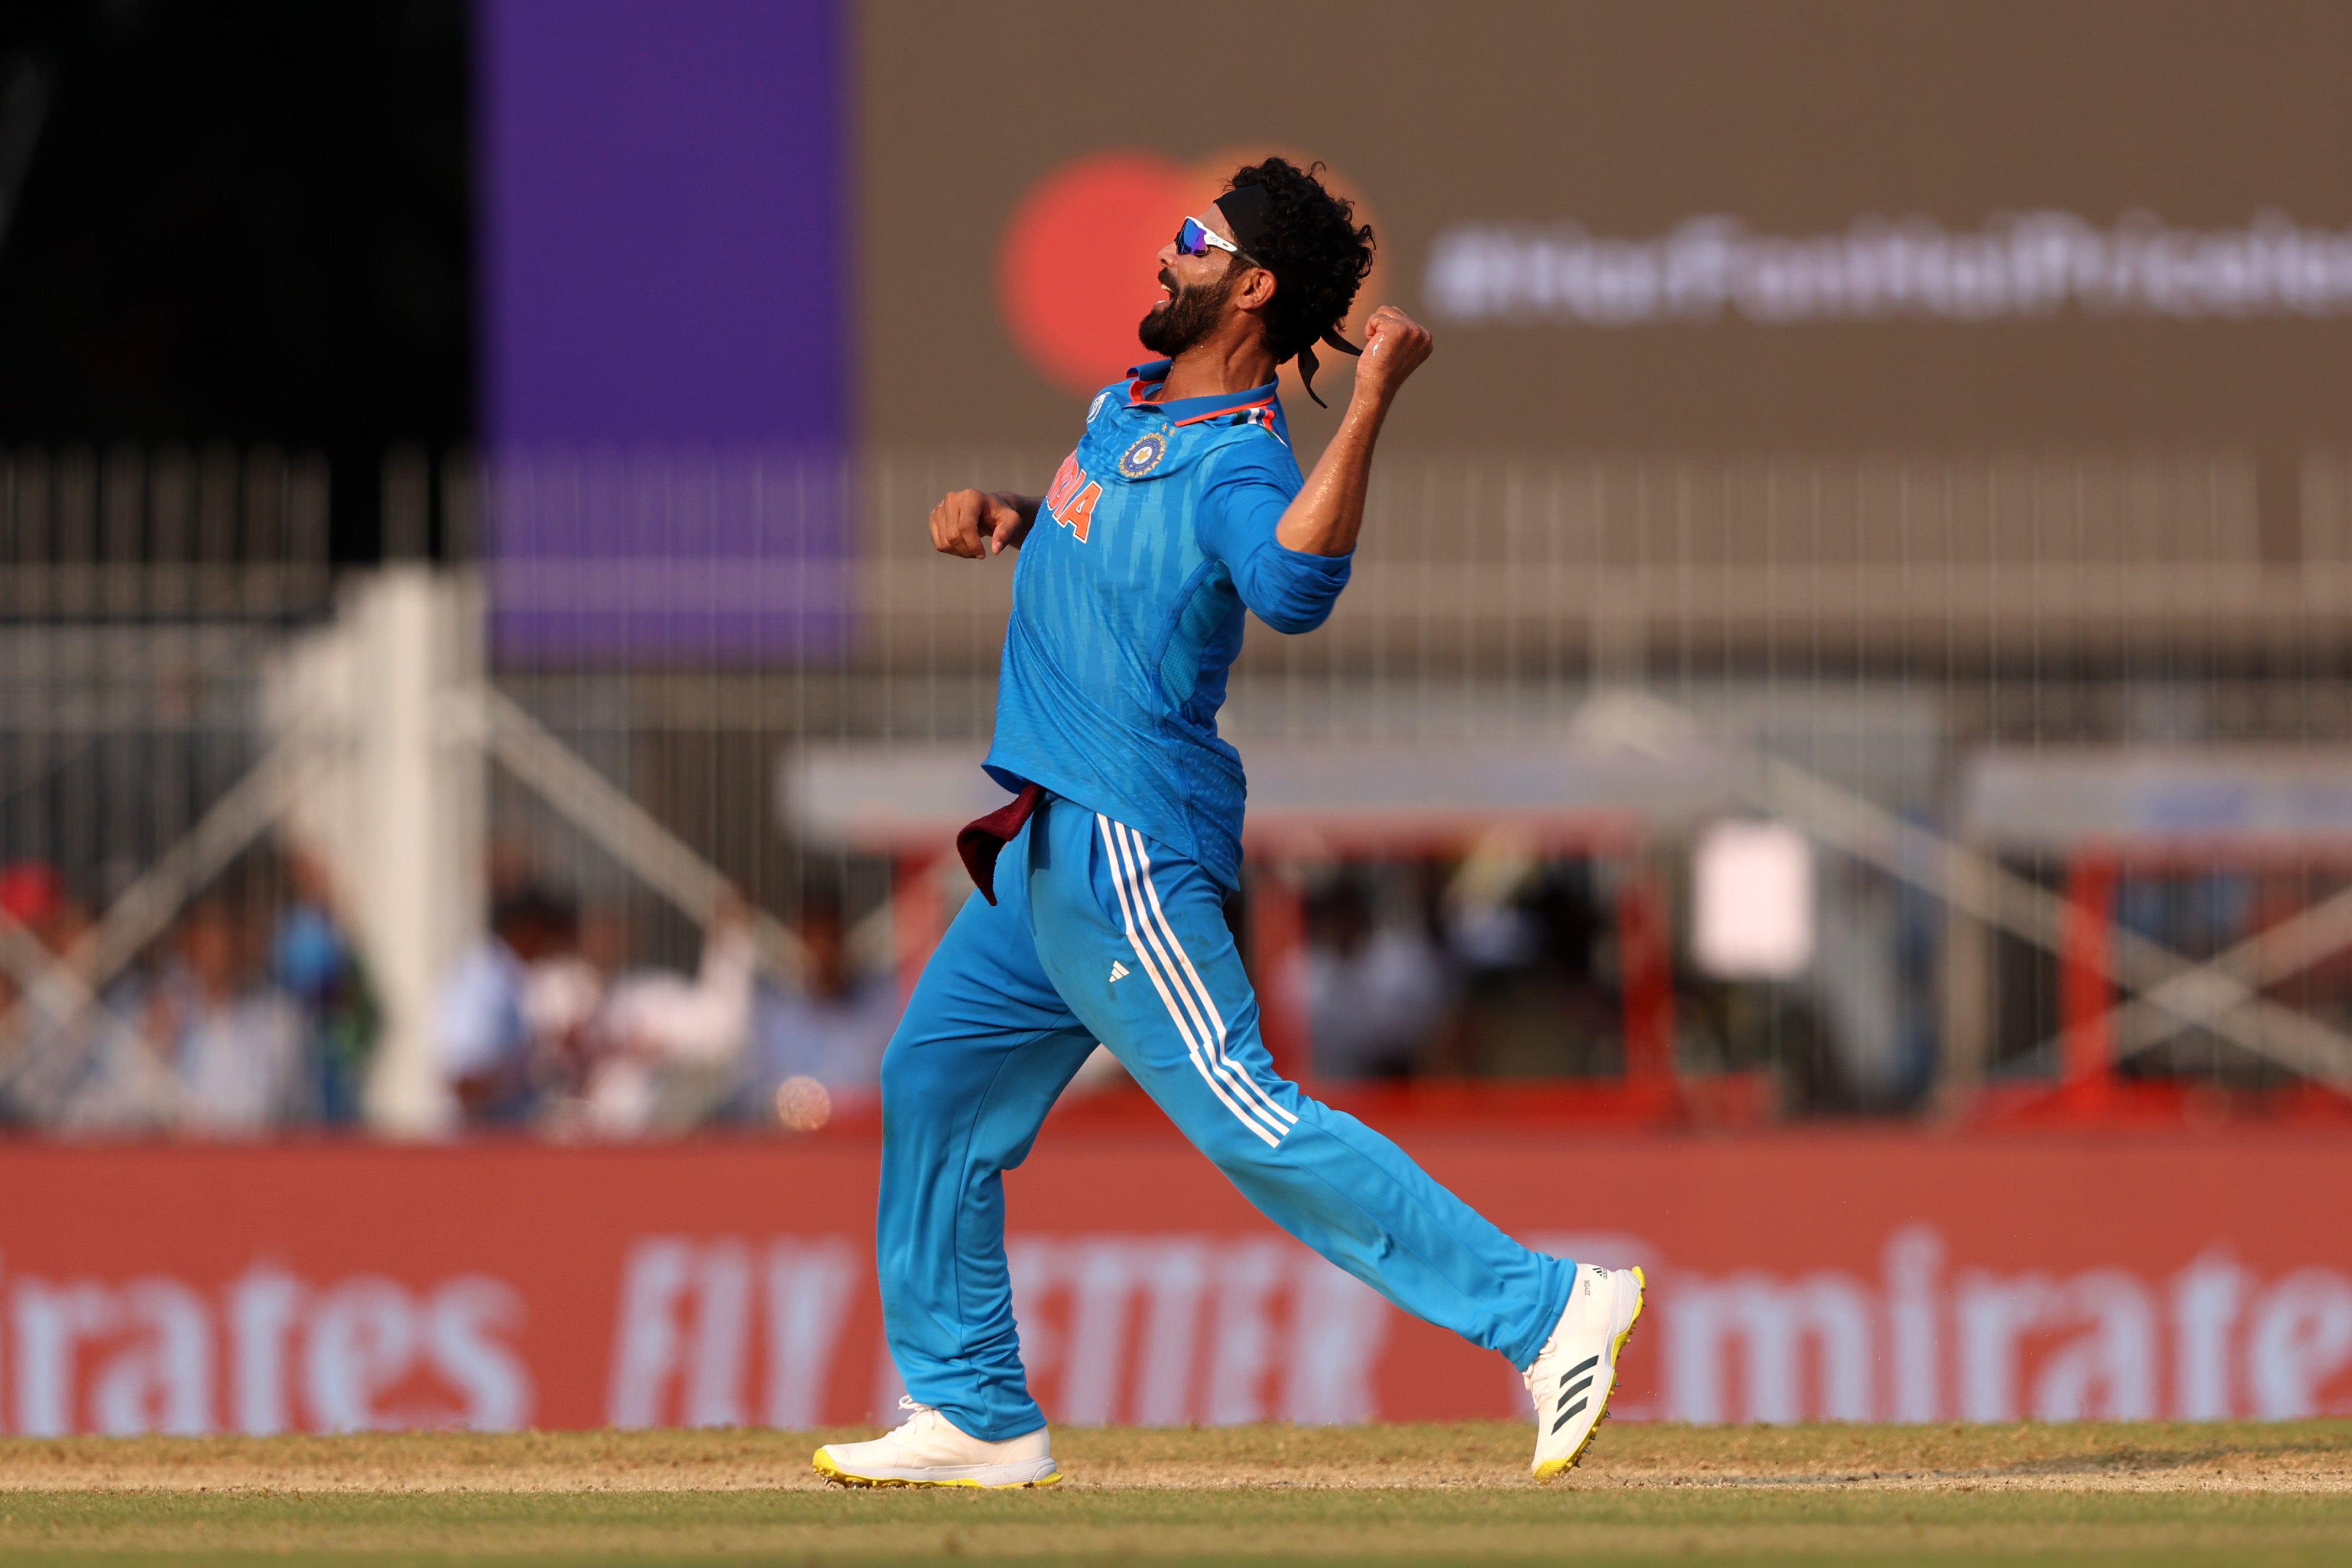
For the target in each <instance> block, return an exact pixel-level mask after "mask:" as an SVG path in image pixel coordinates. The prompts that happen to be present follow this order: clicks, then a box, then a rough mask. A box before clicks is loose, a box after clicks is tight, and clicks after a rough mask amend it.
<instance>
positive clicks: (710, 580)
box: [479, 0, 851, 661]
mask: <svg viewBox="0 0 2352 1568" xmlns="http://www.w3.org/2000/svg"><path fill="white" fill-rule="evenodd" d="M480 16H481V20H480V23H479V26H480V28H481V49H480V59H481V64H480V72H481V75H480V84H481V125H480V132H479V146H480V149H481V232H482V235H483V254H482V264H481V277H482V279H483V284H482V287H483V311H482V329H481V342H482V344H483V357H484V367H483V398H482V406H483V421H484V430H485V435H486V438H487V442H486V444H487V446H488V453H489V462H490V465H491V480H492V484H491V491H490V495H491V502H492V505H491V516H490V539H491V559H490V563H489V565H490V574H491V576H490V580H491V603H492V613H493V637H494V641H495V646H496V648H497V650H498V653H499V655H500V657H502V658H506V659H521V660H540V659H588V660H595V661H603V660H608V659H624V660H633V659H639V658H644V659H652V660H663V659H679V658H708V657H720V658H762V657H774V656H794V655H801V654H822V653H827V652H830V651H832V650H835V649H837V648H838V647H839V646H841V644H842V643H843V641H844V639H845V635H846V632H847V626H848V617H849V612H850V586H851V574H850V570H849V567H848V557H849V554H850V549H851V544H850V541H851V532H850V529H849V527H848V519H849V507H848V502H849V497H848V495H847V487H846V484H845V478H844V475H845V465H846V461H847V456H848V451H849V436H850V432H849V406H850V389H849V382H848V333H849V319H848V316H849V287H848V277H849V266H850V223H851V218H850V214H849V203H848V200H847V172H846V170H845V162H844V161H845V155H846V138H845V129H844V116H845V112H846V109H847V105H846V103H845V97H844V85H843V84H844V82H845V59H844V56H843V49H844V47H845V39H844V37H843V30H842V19H841V12H840V6H839V4H838V3H837V0H697V3H696V4H693V5H670V4H662V3H658V0H487V3H486V4H484V5H483V6H482V7H481V11H480Z"/></svg>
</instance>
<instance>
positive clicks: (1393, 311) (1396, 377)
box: [1353, 305, 1433, 402]
mask: <svg viewBox="0 0 2352 1568" xmlns="http://www.w3.org/2000/svg"><path fill="white" fill-rule="evenodd" d="M1432 347H1433V344H1432V343H1431V341H1430V337H1429V329H1428V328H1426V327H1424V326H1423V325H1422V324H1421V323H1420V322H1418V321H1416V320H1414V319H1412V317H1410V316H1408V315H1406V314H1405V313H1404V312H1403V311H1402V310H1400V309H1398V308H1396V307H1395V306H1393V305H1383V306H1381V308H1379V309H1377V310H1375V311H1373V312H1372V315H1371V319H1370V320H1369V321H1366V322H1365V323H1364V351H1363V354H1362V356H1361V357H1360V358H1359V359H1358V360H1357V361H1356V390H1355V392H1354V394H1353V395H1354V396H1356V397H1359V398H1371V399H1375V400H1377V401H1379V402H1387V401H1388V400H1389V399H1391V398H1392V397H1394V396H1396V393H1397V388H1399V387H1401V386H1402V385H1403V384H1404V379H1405V377H1407V376H1409V375H1411V374H1412V372H1413V371H1417V370H1419V369H1420V368H1421V364H1422V361H1424V360H1426V359H1428V358H1429V353H1430V350H1431V348H1432Z"/></svg>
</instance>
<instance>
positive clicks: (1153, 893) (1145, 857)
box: [1116, 823, 1298, 1127]
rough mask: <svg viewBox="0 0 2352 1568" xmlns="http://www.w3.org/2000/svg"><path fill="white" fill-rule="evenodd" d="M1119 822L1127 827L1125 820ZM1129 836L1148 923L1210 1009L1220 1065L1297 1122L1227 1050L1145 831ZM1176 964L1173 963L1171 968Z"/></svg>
mask: <svg viewBox="0 0 2352 1568" xmlns="http://www.w3.org/2000/svg"><path fill="white" fill-rule="evenodd" d="M1116 825H1117V826H1120V827H1126V824H1125V823H1118V824H1116ZM1127 836H1128V838H1129V840H1130V841H1132V842H1133V844H1134V847H1135V858H1136V860H1137V862H1139V864H1140V865H1141V867H1142V870H1141V871H1140V872H1139V873H1137V876H1136V881H1137V882H1138V883H1141V884H1142V887H1143V892H1144V894H1145V896H1146V897H1147V898H1148V899H1149V900H1150V904H1149V907H1148V908H1147V909H1146V911H1145V914H1146V916H1147V920H1146V925H1147V927H1148V926H1149V925H1150V921H1152V920H1157V921H1158V922H1159V924H1160V932H1161V934H1162V935H1164V936H1166V937H1167V938H1168V946H1170V947H1171V948H1173V949H1175V953H1176V959H1177V963H1178V964H1181V966H1182V975H1181V978H1183V979H1190V980H1191V981H1192V989H1193V991H1194V993H1195V994H1196V995H1198V996H1199V997H1200V998H1201V1005H1202V1007H1204V1008H1206V1009H1208V1011H1209V1019H1210V1021H1212V1022H1213V1023H1214V1024H1215V1026H1216V1032H1215V1034H1214V1035H1213V1037H1212V1039H1211V1041H1210V1048H1209V1049H1210V1051H1211V1053H1212V1054H1213V1056H1214V1057H1215V1058H1216V1061H1217V1063H1218V1065H1220V1066H1221V1067H1223V1068H1224V1069H1225V1071H1228V1072H1230V1073H1232V1074H1233V1076H1234V1078H1235V1079H1237V1080H1238V1081H1239V1082H1241V1084H1242V1085H1243V1087H1244V1092H1245V1093H1246V1094H1248V1095H1249V1096H1250V1097H1251V1103H1252V1104H1253V1105H1255V1106H1257V1107H1259V1108H1261V1109H1262V1110H1265V1111H1271V1112H1273V1113H1274V1114H1275V1115H1276V1117H1278V1118H1279V1119H1280V1120H1279V1122H1278V1125H1280V1126H1284V1127H1289V1126H1295V1125H1297V1122H1298V1118H1297V1117H1296V1116H1294V1115H1292V1114H1291V1113H1289V1112H1288V1111H1286V1110H1284V1109H1283V1107H1282V1106H1281V1104H1280V1103H1277V1102H1276V1099H1275V1098H1274V1096H1273V1095H1272V1094H1269V1093H1268V1092H1266V1090H1265V1086H1264V1085H1263V1084H1261V1083H1259V1082H1258V1081H1257V1080H1256V1079H1255V1078H1252V1077H1251V1076H1250V1075H1249V1071H1248V1069H1246V1068H1244V1067H1243V1066H1242V1065H1241V1064H1240V1063H1239V1062H1237V1061H1234V1059H1233V1058H1231V1057H1229V1056H1227V1055H1226V1054H1225V1015H1224V1014H1223V1013H1221V1012H1219V1011H1218V1010H1217V1001H1216V998H1214V997H1212V996H1211V995H1210V994H1209V988H1208V985H1207V984H1206V982H1204V981H1203V980H1202V978H1201V971H1199V970H1198V969H1195V968H1194V967H1192V955H1191V954H1189V953H1187V952H1185V951H1184V945H1183V944H1182V943H1181V942H1179V941H1177V940H1176V927H1174V926H1173V925H1170V924H1169V923H1168V912H1167V911H1166V910H1164V909H1162V908H1160V889H1159V888H1158V887H1157V886H1155V885H1153V883H1152V881H1151V855H1150V852H1148V851H1146V850H1145V849H1144V847H1143V835H1142V834H1141V833H1139V832H1137V831H1135V830H1134V829H1133V828H1128V829H1127ZM1172 967H1175V966H1173V965H1171V968H1172ZM1180 983H1181V981H1180ZM1204 1032H1205V1031H1204Z"/></svg>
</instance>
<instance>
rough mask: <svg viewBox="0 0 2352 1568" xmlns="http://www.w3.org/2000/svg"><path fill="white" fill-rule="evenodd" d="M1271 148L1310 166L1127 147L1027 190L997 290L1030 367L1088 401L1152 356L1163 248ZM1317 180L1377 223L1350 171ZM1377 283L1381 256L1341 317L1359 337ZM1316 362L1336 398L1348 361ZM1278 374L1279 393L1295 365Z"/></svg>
mask: <svg viewBox="0 0 2352 1568" xmlns="http://www.w3.org/2000/svg"><path fill="white" fill-rule="evenodd" d="M1277 152H1278V153H1280V154H1281V155H1282V156H1283V157H1286V158H1287V159H1289V160H1290V161H1291V162H1294V163H1297V164H1298V165H1299V166H1300V167H1301V168H1304V167H1306V166H1307V164H1308V163H1310V162H1313V159H1312V158H1311V157H1310V156H1308V155H1306V154H1302V153H1300V152H1295V151H1293V150H1291V149H1289V148H1272V147H1237V148H1227V149H1225V150H1223V151H1221V152H1214V153H1212V154H1211V155H1210V156H1208V157H1206V158H1203V159H1202V160H1201V161H1200V162H1197V163H1190V164H1187V163H1180V162H1176V161H1175V160H1174V159H1172V158H1168V157H1164V156H1162V155H1161V154H1160V153H1157V152H1144V151H1139V150H1134V149H1122V150H1117V151H1110V152H1092V153H1088V154H1087V155H1086V156H1084V157H1080V158H1076V159H1074V160H1072V161H1071V162H1067V163H1065V164H1063V165H1062V166H1061V167H1060V168H1057V169H1055V170H1054V171H1053V172H1050V173H1048V174H1046V175H1045V178H1043V179H1041V180H1039V181H1038V182H1037V183H1035V184H1034V185H1032V186H1031V187H1030V188H1029V191H1028V193H1026V194H1025V195H1024V196H1023V197H1022V198H1021V201H1020V204H1018V205H1017V206H1015V207H1014V208H1013V215H1012V217H1011V219H1010V221H1008V222H1007V223H1006V224H1005V225H1004V239H1003V244H1002V245H1001V246H999V247H998V249H997V265H996V292H997V300H998V303H999V306H1000V308H1002V309H1003V313H1004V324H1005V329H1006V330H1008V331H1009V332H1011V333H1012V335H1013V342H1014V343H1015V344H1016V345H1018V346H1019V348H1020V350H1021V352H1022V355H1023V356H1024V358H1025V359H1027V360H1028V361H1029V363H1030V365H1031V366H1032V367H1034V369H1035V370H1036V371H1037V373H1038V374H1039V375H1041V376H1044V377H1045V379H1046V380H1047V381H1049V382H1052V383H1053V384H1054V385H1055V386H1057V387H1060V388H1061V389H1062V390H1064V391H1065V392H1070V393H1073V394H1074V395H1076V396H1079V397H1086V396H1089V395H1091V394H1092V393H1093V392H1094V391H1095V390H1096V389H1097V388H1098V387H1100V386H1102V385H1103V384H1104V383H1105V382H1112V381H1116V380H1118V376H1119V373H1120V372H1121V371H1124V370H1126V369H1127V367H1128V366H1129V365H1131V364H1134V363H1135V362H1136V361H1139V360H1141V359H1144V358H1146V357H1148V356H1147V354H1146V351H1145V350H1144V348H1143V346H1142V345H1141V344H1139V343H1138V342H1137V341H1136V338H1135V329H1136V325H1137V323H1139V322H1140V321H1141V320H1142V319H1143V318H1144V316H1145V315H1146V313H1148V312H1149V311H1150V309H1151V308H1152V307H1153V306H1155V305H1157V304H1159V303H1160V262H1159V259H1158V258H1159V255H1160V246H1164V245H1166V244H1167V243H1168V242H1169V240H1170V239H1171V238H1172V237H1174V235H1175V233H1176V227H1177V225H1179V224H1181V223H1182V222H1183V221H1184V219H1185V218H1187V217H1190V216H1197V215H1199V214H1203V213H1205V212H1207V211H1208V208H1209V205H1210V204H1211V203H1212V202H1213V201H1215V200H1216V198H1217V195H1218V193H1220V192H1222V191H1223V189H1224V188H1225V182H1226V181H1227V180H1229V179H1231V178H1232V177H1233V172H1234V170H1236V169H1238V168H1240V167H1242V166H1243V165H1244V164H1245V163H1255V162H1259V161H1260V160H1262V159H1264V158H1265V157H1268V156H1270V155H1272V154H1274V153H1277ZM1318 178H1320V179H1321V180H1322V181H1323V183H1324V184H1325V185H1326V186H1327V187H1328V188H1329V189H1330V190H1331V191H1332V192H1333V193H1336V194H1338V195H1341V196H1345V197H1347V198H1348V199H1349V200H1350V201H1352V202H1354V203H1355V204H1356V221H1357V222H1358V223H1370V224H1372V225H1373V226H1374V228H1375V229H1376V230H1377V228H1378V226H1379V225H1378V223H1377V222H1376V220H1374V219H1373V217H1372V216H1371V214H1370V209H1369V208H1368V207H1367V205H1366V204H1365V202H1364V198H1363V193H1362V192H1361V191H1360V190H1358V189H1357V188H1356V187H1355V186H1354V184H1353V183H1350V182H1349V180H1348V179H1347V177H1346V176H1345V175H1343V174H1340V173H1339V172H1336V171H1332V170H1328V169H1327V170H1325V171H1324V172H1322V174H1321V175H1319V176H1318ZM1380 282H1381V268H1380V266H1379V264H1378V261H1377V259H1376V260H1375V263H1374V266H1373V268H1372V273H1371V276H1370V277H1367V278H1365V279H1364V286H1363V287H1362V288H1361V289H1360V290H1359V291H1358V293H1357V295H1356V305H1355V308H1354V310H1353V312H1352V313H1351V314H1350V316H1349V321H1348V328H1347V330H1348V332H1349V336H1350V337H1351V338H1355V339H1356V340H1358V341H1361V335H1360V334H1361V328H1362V323H1363V319H1364V318H1365V317H1366V316H1367V315H1369V314H1370V312H1371V310H1372V308H1373V307H1374V306H1375V305H1377V304H1378V303H1379V296H1378V293H1377V290H1378V289H1379V287H1380ZM1321 359H1322V368H1321V370H1319V371H1318V372H1317V377H1316V380H1317V382H1318V390H1319V391H1320V392H1322V393H1323V397H1324V400H1325V401H1326V402H1333V403H1334V404H1335V405H1336V402H1337V399H1336V397H1335V396H1334V394H1333V391H1332V389H1333V388H1334V387H1335V386H1337V387H1339V389H1340V390H1341V391H1344V390H1345V388H1346V384H1347V377H1348V374H1349V371H1347V369H1346V368H1345V367H1346V364H1347V362H1348V361H1347V360H1346V358H1345V357H1344V356H1342V355H1339V354H1334V353H1330V352H1328V351H1326V352H1325V353H1324V354H1323V355H1322V356H1321ZM1335 361H1336V363H1335ZM1282 380H1283V382H1284V384H1285V392H1286V394H1287V393H1288V392H1292V391H1295V390H1296V389H1297V384H1298V375H1297V367H1296V365H1295V364H1293V365H1286V366H1284V367H1283V371H1282Z"/></svg>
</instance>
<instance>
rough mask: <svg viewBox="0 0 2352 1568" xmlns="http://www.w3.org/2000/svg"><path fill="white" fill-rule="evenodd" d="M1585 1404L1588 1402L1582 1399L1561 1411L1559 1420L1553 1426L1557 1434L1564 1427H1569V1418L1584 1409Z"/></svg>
mask: <svg viewBox="0 0 2352 1568" xmlns="http://www.w3.org/2000/svg"><path fill="white" fill-rule="evenodd" d="M1585 1403H1586V1402H1585V1401H1584V1400H1581V1399H1580V1400H1578V1401H1577V1402H1576V1403H1575V1404H1573V1405H1571V1406H1569V1407H1568V1408H1567V1409H1565V1410H1563V1411H1561V1412H1560V1413H1559V1420H1557V1421H1554V1422H1553V1423H1552V1424H1551V1429H1552V1430H1553V1431H1555V1432H1557V1431H1559V1429H1560V1428H1561V1427H1565V1426H1567V1425H1568V1420H1569V1417H1570V1416H1573V1415H1575V1414H1576V1413H1577V1412H1578V1411H1579V1410H1581V1409H1583V1408H1584V1406H1585Z"/></svg>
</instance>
